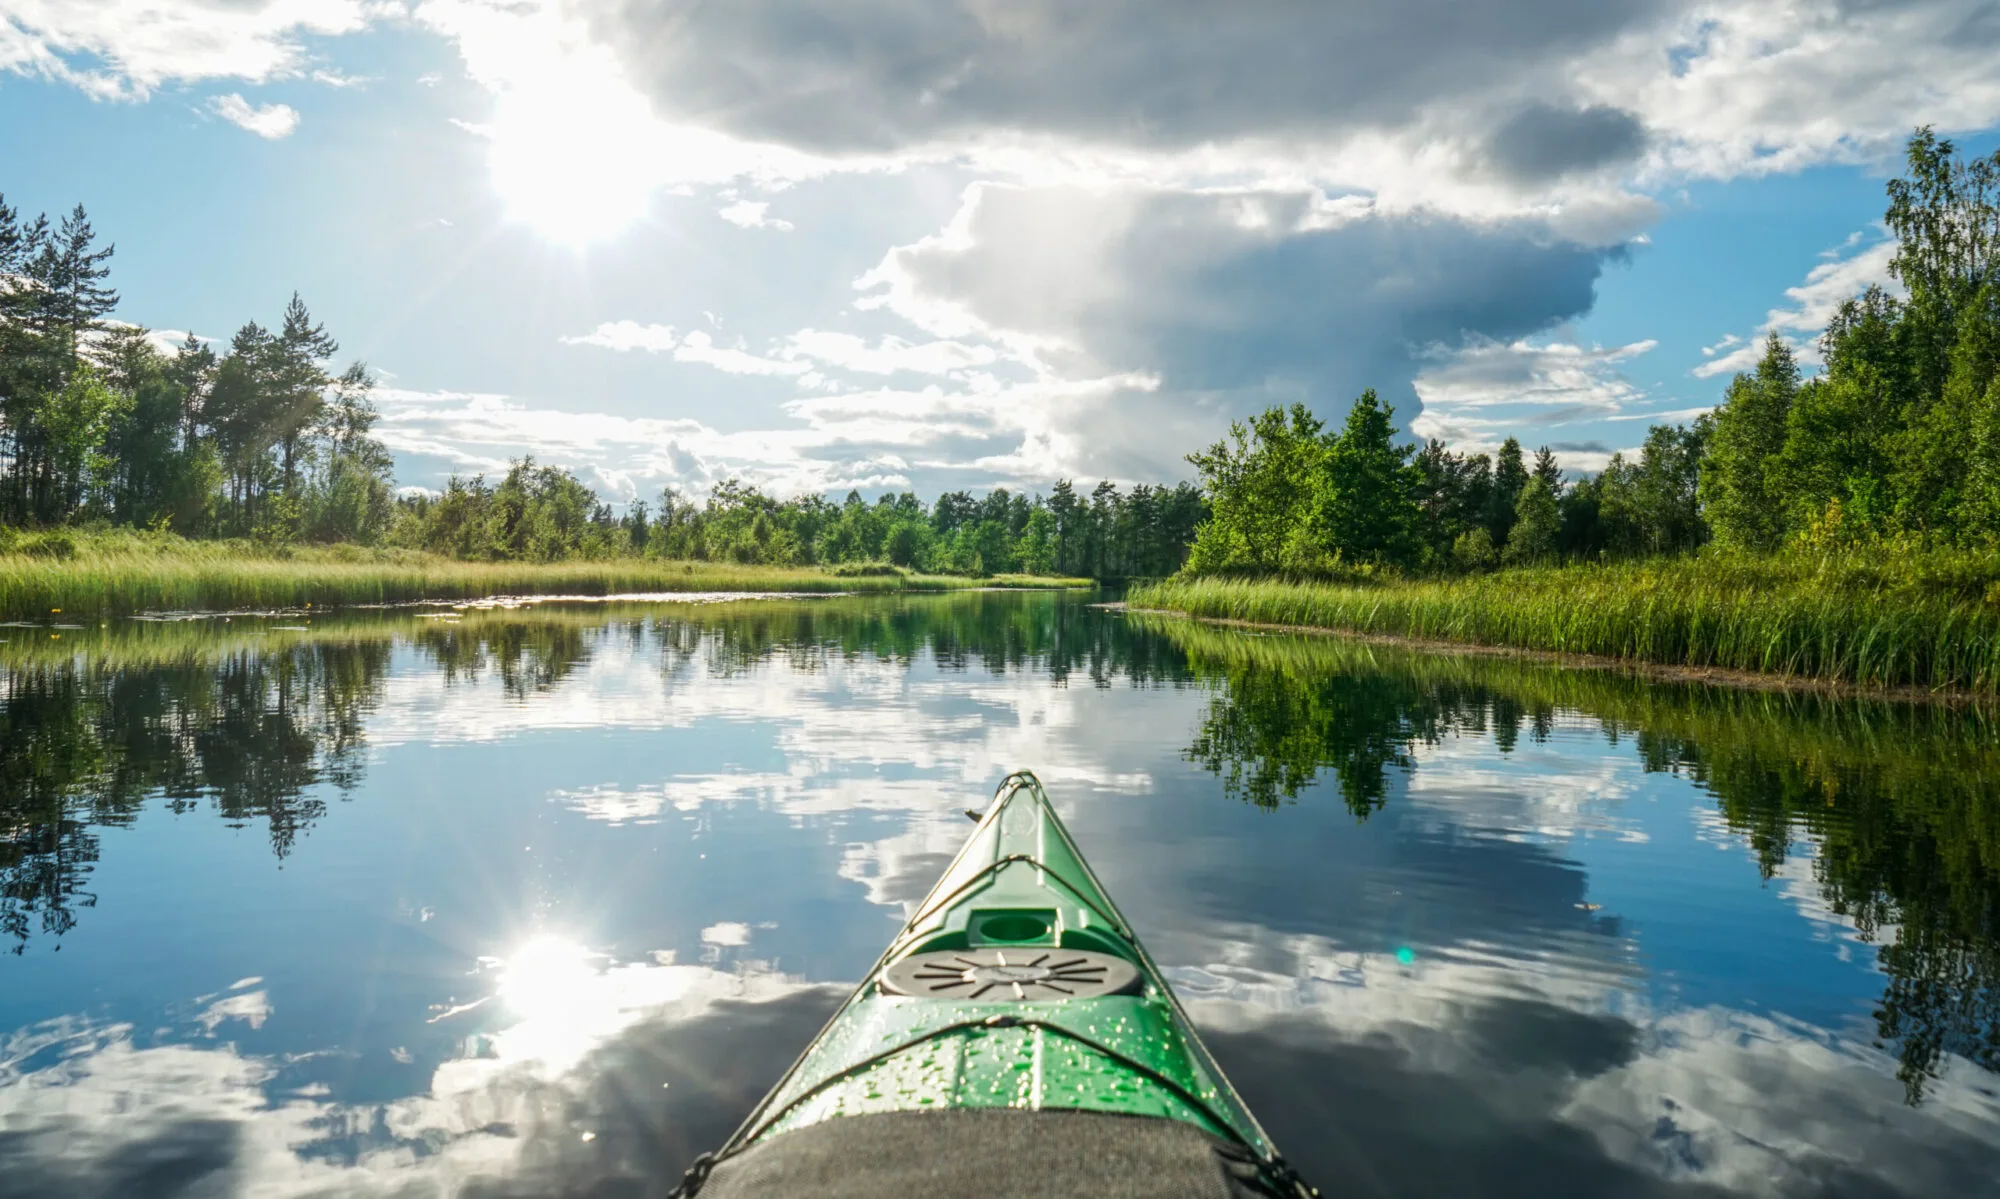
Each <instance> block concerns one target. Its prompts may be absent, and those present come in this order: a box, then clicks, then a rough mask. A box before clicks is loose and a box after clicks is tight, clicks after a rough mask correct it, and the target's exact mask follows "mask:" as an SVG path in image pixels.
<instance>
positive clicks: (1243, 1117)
mask: <svg viewBox="0 0 2000 1199" xmlns="http://www.w3.org/2000/svg"><path fill="white" fill-rule="evenodd" d="M947 1114H949V1115H951V1116H952V1119H951V1120H949V1121H945V1120H942V1118H941V1117H943V1116H945V1115H947ZM1107 1120H1108V1121H1109V1122H1108V1123H1107V1122H1106V1121H1107ZM947 1126H949V1128H950V1129H951V1130H952V1138H953V1139H952V1144H953V1146H954V1149H953V1152H954V1153H955V1154H957V1155H959V1156H961V1157H964V1158H966V1161H965V1162H958V1163H957V1164H952V1163H944V1162H940V1161H933V1160H930V1157H931V1156H934V1155H935V1153H936V1151H937V1149H938V1148H939V1146H938V1145H937V1144H935V1143H934V1142H936V1141H937V1140H938V1138H939V1136H940V1133H941V1131H942V1130H944V1129H946V1128H947ZM1175 1129H1179V1130H1180V1131H1174V1130H1175ZM808 1130H810V1131H811V1135H810V1136H805V1135H803V1134H805V1133H806V1132H807V1131H808ZM1029 1130H1032V1131H1029ZM1023 1137H1026V1138H1027V1139H1026V1142H1025V1143H1028V1144H1034V1145H1040V1144H1044V1143H1046V1144H1049V1145H1056V1144H1064V1143H1069V1142H1072V1141H1074V1142H1077V1143H1079V1144H1091V1145H1096V1144H1098V1143H1099V1142H1104V1144H1103V1145H1102V1146H1100V1147H1099V1148H1093V1149H1089V1150H1087V1151H1086V1150H1082V1149H1079V1150H1077V1151H1076V1152H1078V1153H1082V1154H1085V1155H1086V1156H1090V1157H1093V1158H1094V1159H1099V1158H1101V1159H1102V1160H1099V1161H1097V1162H1096V1165H1095V1166H1093V1167H1092V1168H1093V1169H1097V1168H1101V1167H1102V1166H1103V1164H1104V1162H1108V1161H1112V1160H1120V1161H1124V1162H1126V1165H1127V1167H1129V1168H1130V1169H1132V1170H1137V1171H1139V1172H1140V1173H1141V1174H1144V1173H1145V1172H1146V1171H1147V1170H1152V1171H1154V1172H1156V1173H1158V1174H1159V1176H1160V1178H1161V1179H1162V1180H1168V1181H1172V1182H1174V1183H1176V1184H1177V1185H1176V1186H1175V1187H1174V1188H1173V1189H1172V1190H1171V1193H1172V1194H1175V1195H1180V1194H1187V1195H1201V1196H1207V1195H1211V1194H1212V1195H1217V1196H1239V1195H1277V1196H1286V1197H1290V1199H1298V1197H1303V1196H1311V1195H1316V1194H1317V1192H1316V1191H1314V1190H1313V1189H1312V1188H1310V1187H1308V1186H1307V1185H1306V1184H1305V1183H1304V1182H1302V1181H1301V1180H1300V1179H1299V1178H1298V1177H1297V1175H1296V1174H1295V1173H1294V1172H1293V1171H1292V1170H1291V1168H1290V1167H1289V1166H1288V1165H1286V1163H1285V1162H1284V1159H1283V1158H1282V1157H1280V1156H1279V1155H1278V1153H1277V1150H1276V1148H1275V1147H1274V1146H1273V1145H1272V1143H1271V1140H1270V1138H1269V1136H1268V1135H1267V1134H1266V1133H1265V1132H1264V1130H1263V1128H1262V1127H1261V1126H1259V1125H1258V1123H1257V1120H1256V1118H1255V1117H1254V1116H1253V1115H1251V1113H1250V1110H1249V1108H1248V1107H1246V1106H1245V1105H1244V1103H1243V1101H1242V1099H1241V1098H1240V1097H1239V1096H1238V1095H1237V1094H1236V1092H1235V1090H1234V1088H1232V1087H1231V1086H1230V1085H1229V1082H1228V1080H1227V1079H1226V1078H1225V1077H1224V1076H1223V1074H1222V1071H1221V1069H1220V1068H1219V1067H1218V1066H1217V1065H1216V1064H1215V1062H1214V1060H1213V1059H1212V1058H1211V1057H1210V1056H1209V1054H1208V1050H1207V1048H1206V1047H1205V1046H1203V1045H1202V1044H1201V1041H1200V1039H1199V1038H1198V1037H1197V1036H1196V1035H1195V1032H1194V1025H1193V1023H1192V1022H1191V1021H1190V1020H1189V1019H1188V1017H1187V1014H1186V1012H1185V1011H1184V1010H1183V1009H1182V1007H1181V1005H1180V1001H1179V999H1178V998H1177V997H1176V996H1175V995H1174V993H1173V990H1172V988H1171V987H1169V986H1168V985H1167V982H1166V978H1165V976H1164V975H1163V974H1162V973H1161V971H1160V969H1159V967H1158V966H1157V964H1155V963H1154V961H1153V960H1152V958H1151V956H1150V955H1149V954H1147V952H1146V950H1145V947H1144V946H1143V945H1142V944H1141V943H1140V942H1139V939H1138V937H1137V936H1135V935H1134V934H1133V933H1132V931H1131V925H1130V922H1129V921H1127V920H1126V919H1125V917H1124V914H1123V913H1121V912H1120V911H1119V910H1118V908H1117V905H1116V904H1114V903H1113V902H1112V901H1111V898H1110V896H1109V894H1108V893H1107V892H1106V891H1105V889H1104V886H1103V884H1102V883H1101V882H1099V881H1098V879H1097V876H1096V875H1095V874H1094V873H1093V872H1092V871H1091V869H1090V866H1089V865H1088V863H1086V862H1085V861H1084V859H1083V855H1082V853H1081V852H1080V851H1079V850H1078V849H1077V847H1076V844H1075V842H1074V841H1073V840H1071V838H1070V836H1069V832H1068V830H1067V829H1066V828H1064V827H1063V824H1062V821H1061V820H1060V819H1059V818H1058V817H1057V815H1056V813H1055V809H1054V806H1053V805H1052V804H1051V803H1050V802H1049V799H1048V795H1047V793H1046V792H1045V791H1043V789H1042V785H1041V783H1040V781H1039V780H1037V779H1036V778H1035V776H1034V775H1033V774H1032V773H1030V772H1027V771H1021V772H1019V773H1016V774H1013V775H1009V776H1008V777H1007V778H1006V779H1005V780H1003V781H1002V782H1001V784H1000V787H999V788H998V789H997V790H996V791H995V794H994V802H993V803H992V804H991V805H989V806H988V807H987V809H986V811H985V813H984V814H983V815H982V816H981V817H980V818H979V821H978V824H977V826H976V827H975V828H974V830H973V832H972V835H971V837H970V838H969V839H968V840H967V842H966V844H965V846H964V848H962V849H961V850H960V851H959V853H958V855H957V857H955V858H954V859H953V860H952V863H951V865H950V866H949V867H947V868H946V870H945V872H944V874H943V876H942V877H940V878H939V879H938V881H937V883H936V884H935V885H934V886H933V887H932V888H931V890H930V892H929V894H928V895H926V897H925V898H924V900H923V902H922V903H920V904H918V905H917V907H916V910H915V914H914V915H912V916H911V917H910V919H909V921H908V922H907V923H906V924H905V925H904V927H903V929H902V931H901V932H900V933H898V934H897V935H896V936H895V937H894V938H893V939H891V941H890V942H889V945H888V946H887V947H886V948H885V949H884V950H883V953H882V955H881V957H880V958H878V959H877V961H876V963H875V965H874V966H873V967H872V968H871V969H870V970H869V971H868V973H867V974H866V975H865V976H864V977H863V979H862V981H861V983H860V985H859V986H858V987H856V989H855V991H854V993H853V994H852V995H850V996H849V997H848V999H847V1001H846V1002H845V1003H844V1004H843V1005H842V1006H841V1008H840V1010H839V1011H837V1012H836V1013H835V1014H834V1015H833V1017H832V1019H830V1020H829V1021H828V1022H827V1024H826V1026H825V1027H824V1028H822V1029H821V1030H820V1032H819V1033H818V1035H817V1036H815V1037H814V1038H813V1041H812V1043H811V1044H810V1045H809V1046H807V1048H806V1050H805V1052H804V1053H803V1054H801V1055H800V1056H799V1058H798V1060H797V1061H795V1062H794V1063H793V1064H792V1066H791V1068H790V1069H789V1070H787V1071H786V1073H785V1075H784V1077H782V1078H781V1079H779V1080H778V1083H777V1085H776V1086H774V1087H772V1088H771V1090H770V1092H769V1093H768V1094H766V1095H765V1096H764V1098H763V1099H762V1101H760V1102H759V1103H758V1104H757V1106H756V1108H754V1109H753V1110H752V1111H751V1113H750V1114H749V1116H748V1117H747V1118H745V1120H744V1121H743V1123H742V1124H741V1125H740V1126H739V1127H738V1128H737V1130H736V1132H735V1134H734V1135H732V1136H731V1137H730V1139H729V1141H728V1142H727V1143H726V1144H725V1145H724V1146H723V1147H722V1149H721V1150H719V1151H718V1152H717V1153H715V1154H714V1155H704V1157H703V1158H701V1159H698V1160H697V1161H696V1163H695V1165H694V1166H693V1167H692V1168H690V1169H689V1171H688V1174H687V1177H686V1179H685V1180H683V1182H682V1184H681V1186H680V1187H679V1188H677V1189H676V1191H675V1192H674V1194H675V1195H677V1196H681V1197H683V1199H687V1197H691V1196H693V1195H694V1194H695V1193H696V1192H697V1191H704V1192H705V1193H707V1194H710V1195H712V1196H714V1197H715V1199H735V1197H737V1196H743V1197H745V1199H748V1197H749V1196H753V1195H755V1196H763V1195H777V1194H799V1193H820V1190H823V1189H825V1187H826V1185H828V1182H827V1177H826V1174H825V1172H826V1171H827V1170H828V1169H829V1168H831V1166H830V1163H831V1160H832V1159H831V1158H829V1155H832V1156H833V1158H838V1157H839V1156H840V1155H841V1154H842V1153H843V1152H848V1151H847V1150H844V1149H843V1146H848V1145H851V1146H853V1147H854V1149H853V1151H852V1152H851V1153H849V1156H855V1155H857V1154H859V1147H860V1146H862V1145H864V1144H865V1145H868V1146H870V1147H871V1148H870V1149H869V1151H868V1152H869V1154H870V1155H872V1158H871V1160H868V1161H865V1162H863V1161H856V1162H853V1163H850V1165H851V1166H852V1169H853V1170H856V1171H861V1172H863V1173H868V1172H873V1173H874V1174H879V1175H881V1177H880V1178H878V1179H877V1181H878V1182H880V1183H881V1184H882V1185H883V1186H889V1185H891V1176H893V1178H895V1179H906V1177H907V1176H911V1172H912V1171H917V1172H918V1173H921V1174H922V1175H923V1176H924V1178H925V1179H927V1180H928V1182H927V1185H938V1186H944V1185H949V1186H952V1187H957V1188H960V1189H961V1191H962V1190H963V1188H964V1187H965V1186H966V1185H968V1181H969V1180H970V1181H972V1182H973V1183H974V1185H975V1189H974V1190H973V1191H972V1192H969V1193H973V1194H980V1195H986V1194H992V1195H1002V1194H1004V1195H1008V1196H1013V1195H1017V1194H1018V1195H1033V1194H1037V1193H1038V1192H1037V1191H1036V1190H1035V1189H1034V1185H1041V1184H1034V1185H1031V1181H1032V1180H1033V1179H1035V1178H1036V1177H1038V1175H1037V1170H1038V1169H1039V1168H1040V1167H1039V1166H1024V1165H1021V1164H1020V1163H1017V1162H1013V1161H1012V1160H1011V1159H1010V1157H1009V1156H1008V1155H1009V1154H1010V1153H1012V1150H1011V1149H1009V1148H1006V1147H1007V1146H1013V1145H1015V1144H1017V1143H1021V1138H1023ZM1190 1137H1192V1138H1193V1140H1192V1141H1190V1140H1189V1139H1188V1138H1190ZM1204 1145H1205V1146H1207V1147H1208V1149H1207V1150H1206V1151H1198V1150H1200V1146H1204ZM773 1146H775V1148H773ZM1107 1154H1108V1156H1106V1155H1107ZM876 1159H879V1160H876ZM906 1159H907V1160H906ZM1148 1162H1151V1163H1152V1165H1150V1166H1148V1165H1147V1164H1146V1163H1148ZM1201 1162H1206V1163H1207V1164H1206V1166H1205V1167H1203V1166H1200V1165H1199V1164H1190V1163H1201ZM968 1163H984V1164H983V1165H979V1166H977V1167H976V1168H975V1167H974V1166H973V1165H970V1164H968ZM1077 1164H1081V1163H1080V1162H1079V1163H1077ZM718 1169H719V1170H720V1173H717V1171H718ZM968 1169H970V1170H972V1173H970V1174H966V1173H965V1171H966V1170H968ZM954 1171H956V1172H954ZM712 1175H713V1176H714V1178H715V1182H713V1183H711V1182H710V1178H711V1176H712ZM807 1176H811V1177H812V1178H813V1179H815V1180H816V1181H815V1182H814V1184H813V1185H814V1187H815V1188H816V1189H814V1190H811V1191H800V1190H798V1189H797V1188H798V1186H799V1185H801V1180H802V1179H804V1178H805V1177H807ZM1140 1181H1143V1179H1140ZM863 1182H864V1180H863V1179H861V1178H860V1177H852V1176H849V1175H845V1174H843V1175H840V1177H839V1185H838V1186H836V1187H835V1188H834V1189H835V1190H838V1191H839V1193H842V1194H846V1193H850V1192H851V1193H854V1194H864V1193H867V1189H866V1186H865V1185H863ZM1042 1182H1043V1183H1046V1179H1044V1180H1042ZM829 1193H831V1192H829ZM1106 1193H1111V1192H1106ZM1117 1193H1120V1194H1122V1193H1124V1192H1123V1190H1119V1191H1118V1192H1117ZM1135 1193H1136V1192H1135ZM1160 1193H1163V1194H1164V1193H1167V1192H1165V1191H1163V1192H1160Z"/></svg>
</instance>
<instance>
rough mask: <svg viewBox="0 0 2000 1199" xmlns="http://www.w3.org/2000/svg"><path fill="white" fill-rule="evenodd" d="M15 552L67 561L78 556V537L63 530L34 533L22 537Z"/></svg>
mask: <svg viewBox="0 0 2000 1199" xmlns="http://www.w3.org/2000/svg"><path fill="white" fill-rule="evenodd" d="M15 552H17V553H22V554H27V555H30V556H31V557H36V558H55V559H57V560H59V561H64V562H67V561H68V560H69V559H71V558H74V557H76V538H74V537H72V536H70V535H69V534H68V533H65V532H63V531H61V530H55V531H53V532H48V533H34V534H30V535H29V536H27V537H24V538H22V539H21V542H20V544H19V546H17V547H16V551H15Z"/></svg>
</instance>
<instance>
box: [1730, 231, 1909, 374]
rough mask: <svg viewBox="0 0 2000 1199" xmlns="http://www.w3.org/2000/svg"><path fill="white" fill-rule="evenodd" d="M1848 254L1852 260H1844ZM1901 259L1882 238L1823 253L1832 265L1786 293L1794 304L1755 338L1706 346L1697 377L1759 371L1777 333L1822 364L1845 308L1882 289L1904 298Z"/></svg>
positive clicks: (1768, 320) (1770, 317) (1775, 314)
mask: <svg viewBox="0 0 2000 1199" xmlns="http://www.w3.org/2000/svg"><path fill="white" fill-rule="evenodd" d="M1857 247H1859V248H1857ZM1843 254H1844V255H1846V256H1845V257H1842V255H1843ZM1895 256H1896V242H1895V241H1894V240H1893V239H1889V238H1886V237H1878V238H1876V239H1875V240H1872V241H1870V242H1868V243H1867V244H1865V245H1863V244H1861V240H1860V238H1859V237H1858V236H1856V237H1850V238H1848V239H1847V241H1846V242H1844V243H1843V244H1842V245H1840V246H1838V247H1836V248H1835V249H1832V250H1829V251H1827V252H1826V253H1823V254H1822V255H1821V256H1820V257H1822V258H1823V259H1826V261H1823V262H1821V263H1820V264H1819V265H1817V266H1815V267H1813V268H1812V270H1810V271H1808V272H1807V273H1806V277H1805V281H1804V282H1802V283H1800V284H1798V285H1797V286H1794V287H1788V288H1786V289H1785V299H1786V300H1788V301H1790V303H1789V304H1787V305H1785V306H1783V307H1779V308H1773V309H1771V311H1770V312H1769V313H1768V314H1767V315H1766V316H1765V317H1764V321H1763V323H1762V324H1760V325H1758V326H1757V331H1756V332H1755V333H1754V334H1753V335H1751V336H1748V337H1745V336H1743V335H1740V334H1735V333H1729V334H1725V335H1723V337H1722V338H1721V339H1719V340H1718V341H1716V342H1715V343H1714V344H1713V345H1709V346H1704V347H1703V348H1702V351H1701V352H1702V356H1703V357H1704V358H1706V359H1708V361H1706V362H1703V363H1701V364H1700V365H1698V366H1696V367H1695V368H1694V371H1693V374H1694V375H1695V377H1697V378H1701V379H1712V378H1714V377H1715V376H1717V375H1726V374H1735V373H1736V372H1738V371H1746V370H1751V369H1753V368H1755V367H1756V365H1757V360H1758V359H1760V358H1762V357H1763V356H1764V339H1765V336H1766V335H1767V334H1771V333H1776V334H1777V335H1778V336H1779V337H1781V338H1783V339H1784V341H1785V343H1786V344H1787V345H1789V346H1791V348H1792V353H1793V354H1795V355H1797V356H1798V359H1799V361H1800V362H1802V363H1805V364H1806V365H1809V366H1812V365H1818V364H1819V362H1820V360H1821V359H1820V353H1819V335H1820V334H1821V333H1823V332H1825V331H1826V326H1827V324H1828V322H1830V321H1832V320H1833V314H1834V313H1835V312H1837V311H1839V309H1840V306H1841V305H1842V304H1844V303H1846V302H1847V301H1848V300H1851V299H1853V298H1854V297H1856V296H1858V295H1860V294H1861V293H1862V292H1864V291H1866V290H1868V288H1870V287H1873V286H1879V287H1882V288H1884V289H1885V290H1887V291H1888V292H1889V293H1890V294H1892V295H1902V294H1904V292H1903V286H1902V284H1901V283H1899V282H1898V281H1896V280H1895V279H1893V278H1891V277H1890V275H1889V260H1890V259H1892V258H1894V257H1895Z"/></svg>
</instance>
